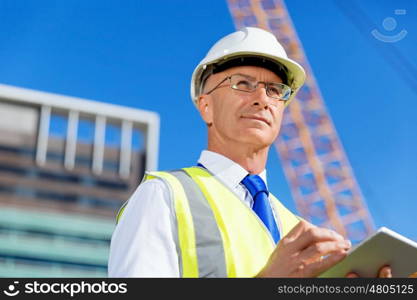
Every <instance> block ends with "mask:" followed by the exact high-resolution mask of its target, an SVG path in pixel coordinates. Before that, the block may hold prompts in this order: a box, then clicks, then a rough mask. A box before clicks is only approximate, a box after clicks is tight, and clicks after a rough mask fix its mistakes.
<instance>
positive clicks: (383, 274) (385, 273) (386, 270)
mask: <svg viewBox="0 0 417 300" xmlns="http://www.w3.org/2000/svg"><path fill="white" fill-rule="evenodd" d="M375 275H377V278H392V273H391V267H390V266H383V267H382V268H381V269H379V271H378V274H375ZM346 277H347V278H358V277H360V276H359V274H357V273H354V272H350V273H348V274H347V275H346Z"/></svg>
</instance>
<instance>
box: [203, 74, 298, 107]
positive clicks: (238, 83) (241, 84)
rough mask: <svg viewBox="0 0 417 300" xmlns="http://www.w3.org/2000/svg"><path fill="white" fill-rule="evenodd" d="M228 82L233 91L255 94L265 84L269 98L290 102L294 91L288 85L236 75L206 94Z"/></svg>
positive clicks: (227, 78)
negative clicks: (259, 86)
mask: <svg viewBox="0 0 417 300" xmlns="http://www.w3.org/2000/svg"><path fill="white" fill-rule="evenodd" d="M226 80H229V81H230V87H231V88H232V89H234V90H238V91H242V92H247V93H253V92H254V91H256V89H257V87H258V85H259V84H260V83H263V84H264V86H265V90H266V94H267V95H268V97H271V98H274V99H279V100H283V101H287V100H289V99H290V96H291V94H292V90H291V88H290V87H289V86H288V85H285V84H283V83H275V82H264V81H256V80H254V79H253V78H252V77H250V76H247V75H244V74H234V75H231V76H228V77H226V78H225V79H223V80H222V81H220V82H219V83H218V84H217V85H216V86H215V87H214V88H212V89H211V90H210V91H208V92H206V93H205V94H207V95H209V94H210V93H211V92H213V91H214V90H215V89H217V88H219V87H220V85H221V84H222V83H223V82H225V81H226Z"/></svg>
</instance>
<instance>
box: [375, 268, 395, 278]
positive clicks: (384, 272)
mask: <svg viewBox="0 0 417 300" xmlns="http://www.w3.org/2000/svg"><path fill="white" fill-rule="evenodd" d="M378 277H379V278H392V272H391V267H390V266H384V267H382V268H381V269H380V270H379V273H378Z"/></svg>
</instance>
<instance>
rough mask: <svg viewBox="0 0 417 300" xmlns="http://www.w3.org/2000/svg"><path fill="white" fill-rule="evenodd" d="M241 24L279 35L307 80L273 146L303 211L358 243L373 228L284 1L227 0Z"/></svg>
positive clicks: (286, 114)
mask: <svg viewBox="0 0 417 300" xmlns="http://www.w3.org/2000/svg"><path fill="white" fill-rule="evenodd" d="M228 4H229V9H230V12H231V14H232V16H233V19H234V21H235V25H236V27H237V28H240V27H243V26H254V27H260V28H263V29H266V30H268V31H270V32H272V33H273V34H275V36H276V37H277V38H278V40H279V41H280V42H281V44H282V45H283V46H284V48H285V50H286V51H287V54H288V56H289V57H290V58H292V59H294V60H296V61H297V62H299V63H300V64H301V65H302V66H303V67H304V69H305V70H306V73H307V80H306V83H305V84H304V86H303V87H302V88H301V89H300V91H299V93H298V94H297V97H296V98H297V100H296V101H293V102H292V103H291V105H289V106H288V108H287V109H286V112H285V114H284V120H283V125H282V128H281V133H280V136H279V138H278V139H277V140H276V141H275V147H276V149H277V151H278V153H279V156H280V158H281V162H282V165H283V167H284V171H285V175H286V177H287V180H288V182H289V184H290V188H291V192H292V195H293V197H294V199H295V202H296V206H297V209H298V211H299V213H300V214H301V216H302V217H303V218H305V219H307V220H309V221H310V222H312V223H314V224H316V225H321V226H325V227H328V228H332V229H334V230H336V231H337V232H339V233H341V234H342V235H344V236H345V237H347V238H349V239H350V240H351V241H352V242H353V243H357V242H359V241H361V240H362V239H364V238H365V237H366V236H368V235H369V234H370V233H371V232H372V231H373V230H374V224H373V221H372V218H371V216H370V214H369V212H368V209H367V206H366V203H365V201H364V200H363V196H362V194H361V191H360V188H359V186H358V184H357V182H356V179H355V177H354V174H353V171H352V169H351V167H350V164H349V161H348V159H347V157H346V154H345V152H344V150H343V147H342V144H341V142H340V140H339V138H338V135H337V132H336V129H335V127H334V125H333V122H332V120H331V119H330V116H329V114H328V113H327V110H326V107H325V105H324V102H323V99H322V96H321V94H320V90H319V88H318V85H317V82H316V80H315V78H314V75H313V72H312V70H311V68H310V65H309V63H308V60H307V58H306V56H305V54H304V51H303V48H302V45H301V42H300V41H299V39H298V36H297V33H296V31H295V28H294V26H293V25H292V21H291V19H290V16H289V14H288V11H287V9H286V7H285V4H284V1H283V0H228Z"/></svg>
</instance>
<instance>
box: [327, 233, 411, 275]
mask: <svg viewBox="0 0 417 300" xmlns="http://www.w3.org/2000/svg"><path fill="white" fill-rule="evenodd" d="M384 265H390V266H391V270H392V276H393V277H409V276H410V275H411V274H414V273H416V272H417V243H416V242H414V241H412V240H410V239H408V238H406V237H404V236H402V235H401V234H399V233H396V232H394V231H392V230H390V229H388V228H386V227H381V228H379V229H378V230H377V231H376V232H375V233H374V234H372V235H370V236H369V237H368V238H366V239H365V240H363V241H362V242H361V243H359V244H358V245H356V246H354V247H352V248H351V249H350V250H349V252H348V255H347V256H346V257H345V258H344V259H343V260H342V261H340V262H339V263H337V264H336V265H334V266H333V267H331V268H330V269H328V270H327V271H325V272H323V273H322V274H321V275H320V276H319V277H326V278H329V277H345V276H346V274H347V273H349V272H355V273H357V274H358V275H359V276H361V277H377V275H378V270H379V269H380V268H381V267H382V266H384Z"/></svg>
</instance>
